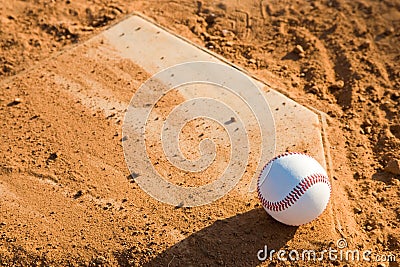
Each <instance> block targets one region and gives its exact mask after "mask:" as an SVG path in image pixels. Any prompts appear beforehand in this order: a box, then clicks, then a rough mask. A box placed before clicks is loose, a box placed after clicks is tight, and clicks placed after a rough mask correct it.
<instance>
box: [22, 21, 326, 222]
mask: <svg viewBox="0 0 400 267" xmlns="http://www.w3.org/2000/svg"><path fill="white" fill-rule="evenodd" d="M221 64H222V65H221ZM38 70H39V71H40V72H41V73H42V75H41V76H40V78H41V79H44V80H46V85H45V83H44V82H43V83H44V84H43V87H46V86H47V84H52V85H51V86H52V89H53V90H62V91H63V93H68V94H69V95H70V96H71V97H73V98H75V99H76V100H77V101H79V103H81V104H83V105H84V106H86V107H88V108H89V109H92V110H94V111H99V110H101V111H102V112H103V113H104V115H105V116H106V117H107V118H110V119H112V120H113V121H114V122H115V123H116V124H117V125H122V124H123V126H122V130H123V136H122V141H123V146H124V152H125V157H126V161H127V165H128V167H129V169H130V172H131V173H133V175H134V176H135V178H137V179H136V181H137V182H138V184H139V185H140V186H141V187H142V189H144V190H145V191H146V192H147V193H148V194H150V195H152V196H153V197H155V198H157V199H158V200H161V201H163V202H166V203H169V204H172V205H177V206H179V205H180V206H199V205H203V204H208V203H211V202H212V201H214V200H216V199H218V198H220V197H223V196H224V195H225V194H226V193H228V192H229V191H231V190H232V189H233V188H236V192H239V195H242V196H246V197H248V196H249V195H255V194H254V193H253V191H254V190H255V187H256V180H257V176H258V175H259V173H260V171H261V169H262V167H263V165H265V164H266V163H267V162H268V160H269V159H271V158H272V157H274V156H275V155H277V154H281V153H283V152H286V151H297V152H306V153H307V154H309V155H311V156H312V157H314V158H315V159H317V160H318V161H319V162H320V163H321V165H322V166H324V167H326V168H327V169H328V173H329V169H330V168H329V161H327V160H326V158H329V155H328V154H327V151H326V150H324V139H325V137H324V136H323V123H324V118H323V116H322V115H321V114H319V113H316V112H314V111H311V110H310V109H308V108H306V107H304V106H302V105H300V104H298V103H296V102H295V101H293V100H291V99H289V98H288V97H286V96H284V95H283V94H281V93H279V92H277V91H276V90H273V89H272V88H270V87H269V86H268V85H267V84H265V83H263V82H260V81H258V80H256V79H254V78H251V77H249V76H248V75H247V74H246V73H245V72H244V71H241V70H240V68H239V67H237V66H233V65H232V64H231V63H229V62H228V61H226V60H225V59H223V58H221V57H219V56H217V55H214V54H213V53H211V52H209V51H207V50H206V49H204V48H201V47H198V46H196V45H194V44H192V43H190V42H189V41H187V40H184V39H183V38H181V37H179V36H176V35H174V34H173V33H171V32H169V31H167V30H165V29H163V28H161V27H159V26H157V25H155V24H153V23H152V22H151V21H149V20H148V19H146V18H143V17H142V16H140V15H133V16H130V17H128V18H127V19H125V20H123V21H121V22H119V23H118V24H116V25H114V26H112V27H110V28H109V29H107V30H106V31H104V32H103V33H101V34H99V35H97V36H95V37H94V38H92V39H90V40H89V41H87V42H85V43H83V44H81V45H78V46H76V47H74V48H73V49H70V50H68V51H65V52H62V53H60V54H58V55H57V56H55V57H54V58H52V59H51V60H48V61H47V63H46V64H43V65H42V66H41V68H40V69H38ZM24 75H25V76H26V75H27V74H26V73H25V74H24ZM28 76H29V73H28ZM150 77H153V79H150V80H148V79H149V78H150ZM154 77H155V78H154ZM146 80H148V82H147V83H145V84H144V85H143V86H142V87H140V86H141V85H142V84H143V82H144V81H146ZM190 81H192V83H191V82H190ZM26 82H27V83H29V82H31V80H29V79H28V80H27V81H26ZM132 97H133V99H132ZM131 99H132V102H131V105H129V102H130V100H131ZM178 107H180V108H178ZM127 111H128V112H127ZM125 115H126V116H125ZM124 118H125V120H124ZM117 127H119V126H117ZM171 132H172V133H171ZM325 147H327V146H325ZM121 156H122V155H121ZM221 174H225V176H224V175H221ZM154 176H160V177H163V178H162V179H160V180H154V179H153V178H154ZM221 177H222V178H221ZM190 188H195V189H196V190H197V189H198V190H197V191H196V190H195V191H190V190H191V189H190ZM329 212H330V214H331V215H332V210H331V209H330V211H329Z"/></svg>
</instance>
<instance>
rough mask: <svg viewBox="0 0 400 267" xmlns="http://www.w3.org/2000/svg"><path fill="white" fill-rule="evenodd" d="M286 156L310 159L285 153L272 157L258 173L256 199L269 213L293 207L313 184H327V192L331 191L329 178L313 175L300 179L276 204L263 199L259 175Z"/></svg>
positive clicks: (296, 153) (317, 174)
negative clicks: (257, 198)
mask: <svg viewBox="0 0 400 267" xmlns="http://www.w3.org/2000/svg"><path fill="white" fill-rule="evenodd" d="M288 155H303V156H307V157H310V156H309V155H307V154H303V153H298V152H286V153H284V154H281V155H278V156H276V157H274V158H273V159H271V160H270V161H269V162H268V163H267V164H266V165H265V166H264V168H263V169H262V170H261V173H260V175H259V177H258V182H257V194H258V197H259V199H260V201H261V203H262V205H263V206H264V207H265V208H267V209H269V210H271V211H283V210H285V209H287V208H289V207H290V206H292V205H294V203H295V202H296V201H297V200H299V199H300V197H301V196H302V195H304V193H305V192H306V191H307V190H308V189H309V188H310V187H311V186H313V185H314V184H317V183H325V184H327V185H328V187H329V191H330V192H331V191H332V188H331V184H330V182H329V178H328V177H326V175H324V174H319V173H315V174H312V175H309V176H307V177H305V178H304V179H302V180H301V181H300V183H299V184H298V185H297V186H296V187H295V188H293V189H292V191H290V193H289V194H288V195H287V196H286V197H285V198H284V199H282V200H280V201H277V202H271V201H269V200H266V199H265V198H264V196H263V195H262V194H261V191H260V178H261V175H262V173H263V172H264V170H265V168H266V167H267V166H268V165H269V164H271V163H272V162H273V161H275V160H276V159H279V158H282V157H284V156H288ZM310 158H312V157H310Z"/></svg>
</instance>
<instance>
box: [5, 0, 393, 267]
mask: <svg viewBox="0 0 400 267" xmlns="http://www.w3.org/2000/svg"><path fill="white" fill-rule="evenodd" d="M133 11H136V12H141V13H143V14H145V15H146V16H148V17H150V18H152V19H153V20H154V21H156V22H157V23H159V24H160V25H162V26H164V27H166V28H168V29H169V30H171V31H173V32H175V33H176V34H179V35H182V36H183V37H185V38H187V39H189V40H191V41H192V42H194V43H196V44H198V45H200V46H203V47H205V48H207V49H209V50H211V51H213V52H215V53H217V54H220V55H222V56H223V57H225V58H227V59H228V60H230V61H232V62H233V63H235V64H237V65H239V66H241V67H243V68H245V69H246V70H248V71H249V72H250V73H252V74H253V75H255V76H257V77H259V78H260V79H263V80H265V81H268V82H269V83H273V84H274V85H275V87H276V88H278V89H279V90H280V91H281V92H283V93H284V94H286V95H287V96H289V97H291V98H293V99H294V100H296V101H297V102H299V103H301V104H303V105H306V106H310V107H314V108H317V109H319V110H321V111H323V112H325V113H326V114H328V115H329V117H328V126H329V127H328V138H329V143H330V145H331V147H330V153H331V157H332V162H333V177H331V179H332V181H333V185H334V187H333V194H332V202H331V204H330V205H334V206H333V207H332V209H333V210H334V211H335V219H336V220H337V222H336V224H332V222H331V221H330V216H329V214H327V212H325V213H324V214H323V215H322V216H321V217H320V218H319V219H318V220H315V221H313V222H312V223H310V224H307V225H304V226H300V227H289V226H285V225H282V224H280V223H278V222H276V221H274V220H273V219H272V218H271V217H269V216H268V215H267V214H266V213H265V211H264V210H263V209H262V207H261V206H260V204H259V201H258V199H257V197H256V195H255V194H254V195H248V194H242V192H241V191H240V190H238V189H235V190H233V191H232V192H230V193H229V194H228V195H226V196H225V197H223V198H221V199H220V200H218V201H216V202H215V203H213V204H211V205H207V206H203V207H196V208H176V207H171V206H169V205H166V204H162V203H160V202H158V201H156V200H154V199H153V198H151V197H150V196H148V195H147V194H146V193H144V192H143V191H142V190H141V189H140V188H139V186H138V185H137V184H136V183H135V182H134V180H133V179H132V177H131V176H130V173H129V171H128V169H127V167H126V164H125V162H124V158H123V157H122V156H121V155H122V154H123V151H122V145H121V138H122V136H121V121H118V120H117V119H115V117H118V116H121V114H123V112H124V110H123V109H122V108H121V109H120V110H119V109H118V108H117V109H116V110H114V111H110V113H107V114H106V113H105V112H100V111H99V112H94V111H93V110H92V109H90V108H88V105H90V103H85V102H84V101H76V99H74V98H72V97H71V94H70V93H68V90H59V88H62V86H63V84H64V83H63V81H62V80H59V83H57V84H54V83H53V80H54V76H52V75H57V73H58V74H63V75H66V73H67V74H68V75H70V76H71V77H72V78H71V79H72V80H73V77H77V75H85V77H88V78H90V79H91V80H93V81H96V82H98V83H99V84H102V85H105V86H108V87H110V88H113V90H115V92H116V94H115V98H114V100H115V103H120V102H121V103H122V102H126V101H129V99H130V97H131V93H132V91H135V90H136V89H137V88H138V87H139V86H140V83H139V82H137V83H129V81H127V80H124V79H123V78H121V77H120V76H119V74H118V73H112V72H110V69H111V68H110V69H96V66H97V65H96V62H93V61H83V59H81V58H80V57H79V53H78V55H77V57H75V58H71V56H70V54H68V53H66V52H65V51H70V50H71V49H74V47H76V45H79V44H82V43H84V42H85V41H86V40H88V39H89V38H91V37H93V36H95V35H96V34H97V33H99V32H101V31H103V30H105V29H106V28H107V27H109V26H110V25H112V24H113V23H116V22H118V21H119V20H122V19H123V18H124V17H125V16H126V15H128V14H130V13H131V12H133ZM399 29H400V2H399V1H365V0H357V1H339V0H337V1H321V2H320V1H303V0H300V1H296V2H295V1H293V2H292V1H247V0H246V1H221V2H214V1H186V0H183V1H134V2H131V1H120V0H117V1H97V0H95V1H83V0H76V1H75V0H67V1H42V0H38V1H16V0H4V1H3V2H2V5H1V7H0V44H1V45H0V49H1V50H0V51H1V52H0V79H1V80H0V117H1V118H2V120H1V139H0V140H1V142H0V151H1V154H0V155H1V156H0V197H1V202H0V208H1V209H0V212H1V217H0V265H4V266H27V265H32V266H40V265H42V266H48V265H53V266H67V265H70V266H79V265H83V266H100V265H104V266H110V265H111V266H117V265H120V266H135V265H136V266H258V265H260V266H305V265H311V264H313V263H310V262H304V261H299V262H296V261H290V262H282V261H279V260H277V259H274V260H272V261H269V260H267V261H265V262H260V261H259V260H258V259H257V255H256V253H257V251H259V250H260V249H263V247H264V245H268V247H269V248H271V249H275V250H279V249H288V250H290V249H298V250H301V249H315V250H318V251H322V250H323V249H327V248H329V247H332V246H333V247H335V246H336V241H337V240H338V239H339V238H345V239H346V240H347V242H348V244H349V247H350V248H352V249H355V248H357V249H360V250H365V249H370V250H373V251H374V253H375V254H385V255H389V254H394V255H398V258H400V232H399V230H398V226H399V223H400V209H399V196H400V195H399V192H400V190H399V186H400V180H399V173H400V170H399V160H400V158H399V150H400V117H399V114H400V113H399V106H400V105H399V102H400V93H399V92H400V91H399V89H400V70H399V66H400V36H399ZM77 51H78V52H79V50H77ZM60 53H61V55H60ZM56 55H57V58H61V59H62V60H64V62H54V61H53V60H52V59H53V58H55V56H56ZM69 60H82V63H81V64H82V66H86V67H87V68H86V69H81V70H79V69H68V70H65V69H60V66H61V65H62V64H66V63H65V62H68V61H69ZM61 63H62V64H61ZM114 63H115V64H117V63H118V64H121V65H120V66H121V68H123V69H124V71H125V72H126V73H129V74H130V75H131V76H133V77H135V80H136V81H142V82H144V81H145V80H146V79H147V78H148V74H147V73H146V72H144V71H143V70H141V69H140V67H138V66H135V65H132V64H128V63H127V62H126V64H124V62H122V63H121V62H114ZM91 68H92V69H94V70H95V71H94V72H91V71H90V70H91ZM42 73H47V74H46V75H42ZM70 90H75V89H74V88H72V89H71V88H70ZM110 98H112V96H110ZM166 101H168V99H166ZM173 101H176V99H173V100H170V102H172V103H173ZM167 106H168V105H167ZM181 182H184V181H181ZM397 260H398V259H397ZM324 264H325V265H327V266H330V265H332V266H333V265H334V266H345V265H348V266H353V265H354V266H361V265H365V266H371V265H372V266H378V264H380V263H379V262H373V263H366V262H352V261H350V262H345V261H339V260H336V261H329V260H325V261H324ZM384 264H385V266H398V263H397V262H390V263H389V262H385V263H384Z"/></svg>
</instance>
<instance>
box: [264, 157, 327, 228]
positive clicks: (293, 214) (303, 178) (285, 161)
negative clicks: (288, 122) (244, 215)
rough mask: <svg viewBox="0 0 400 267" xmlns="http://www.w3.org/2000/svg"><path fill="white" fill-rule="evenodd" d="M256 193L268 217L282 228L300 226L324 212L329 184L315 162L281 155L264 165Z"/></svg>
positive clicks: (305, 158) (304, 158) (311, 159)
mask: <svg viewBox="0 0 400 267" xmlns="http://www.w3.org/2000/svg"><path fill="white" fill-rule="evenodd" d="M257 192H258V197H259V198H260V200H261V203H262V205H263V207H264V209H265V210H266V211H267V213H268V214H269V215H271V216H272V217H273V218H275V219H276V220H278V221H280V222H282V223H284V224H288V225H301V224H305V223H308V222H310V221H312V220H314V219H315V218H317V217H318V216H319V215H321V213H322V212H323V211H324V210H325V208H326V206H327V204H328V202H329V198H330V195H331V184H330V182H329V178H328V175H327V173H326V171H325V169H324V168H323V167H322V166H321V165H320V164H319V163H318V162H317V161H316V160H315V159H313V158H312V157H310V156H308V155H305V154H301V153H285V154H282V155H280V156H277V157H275V158H274V159H272V160H271V161H270V162H268V164H267V165H265V167H264V169H263V170H262V172H261V174H260V177H259V178H258V183H257Z"/></svg>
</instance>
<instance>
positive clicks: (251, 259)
mask: <svg viewBox="0 0 400 267" xmlns="http://www.w3.org/2000/svg"><path fill="white" fill-rule="evenodd" d="M297 228H298V227H294V226H287V225H284V224H281V223H279V222H277V221H275V220H274V219H272V217H270V216H268V215H267V214H266V212H265V211H264V209H262V208H257V209H254V210H251V211H249V212H246V213H243V214H239V215H236V216H234V217H231V218H227V219H225V220H218V221H216V222H214V223H213V224H212V225H210V226H208V227H206V228H204V229H202V230H200V231H198V232H196V233H194V234H192V235H191V236H189V237H187V238H186V239H184V240H183V241H181V242H179V243H177V244H175V245H174V246H172V247H170V248H168V249H167V250H165V251H164V252H162V253H160V254H159V255H157V256H156V257H155V258H154V259H152V260H151V261H150V262H148V263H147V264H144V265H143V266H146V267H150V266H169V267H173V266H256V265H259V264H260V260H259V259H258V257H257V252H258V251H259V250H261V249H264V246H265V245H267V246H268V251H270V250H271V249H275V250H276V251H278V250H279V249H280V248H282V247H284V246H285V244H286V243H287V242H288V241H289V240H290V239H292V238H293V236H294V234H295V232H296V230H297Z"/></svg>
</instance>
